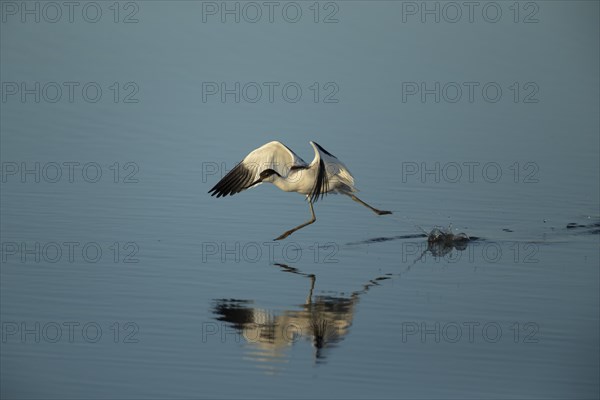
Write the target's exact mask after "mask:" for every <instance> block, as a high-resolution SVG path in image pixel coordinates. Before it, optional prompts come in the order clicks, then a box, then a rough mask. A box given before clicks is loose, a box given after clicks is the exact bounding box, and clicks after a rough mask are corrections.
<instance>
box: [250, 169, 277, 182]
mask: <svg viewBox="0 0 600 400" xmlns="http://www.w3.org/2000/svg"><path fill="white" fill-rule="evenodd" d="M276 177H280V178H281V175H279V173H278V172H277V171H275V170H274V169H271V168H269V169H265V170H264V171H262V172H261V173H260V177H259V178H258V179H257V180H256V181H255V182H254V183H253V184H252V185H250V186H254V185H256V184H259V183H262V182H271V183H273V181H274V180H275V179H276Z"/></svg>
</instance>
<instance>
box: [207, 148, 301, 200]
mask: <svg viewBox="0 0 600 400" xmlns="http://www.w3.org/2000/svg"><path fill="white" fill-rule="evenodd" d="M306 166H307V164H306V163H305V162H304V160H302V159H301V158H300V157H298V156H297V155H296V154H295V153H294V152H293V151H292V150H290V149H289V148H288V147H287V146H285V145H284V144H283V143H281V142H277V141H273V142H269V143H267V144H265V145H263V146H261V147H259V148H258V149H256V150H254V151H252V152H251V153H250V154H248V155H247V156H246V158H244V159H243V160H242V161H240V163H239V164H238V165H236V166H235V167H234V168H233V169H232V170H231V171H229V172H228V173H227V175H225V176H224V177H223V179H221V180H220V181H219V182H218V183H217V184H216V185H215V186H214V187H213V188H212V189H210V190H209V191H208V193H212V196H217V197H221V196H227V195H230V196H231V195H234V194H236V193H239V192H241V191H242V190H245V189H248V188H249V187H251V186H252V184H253V183H254V182H256V181H257V180H258V179H259V178H260V173H261V172H262V171H264V170H267V169H272V170H274V171H276V172H277V173H278V174H279V175H281V176H284V177H285V176H287V174H288V173H289V171H290V169H291V168H292V167H306Z"/></svg>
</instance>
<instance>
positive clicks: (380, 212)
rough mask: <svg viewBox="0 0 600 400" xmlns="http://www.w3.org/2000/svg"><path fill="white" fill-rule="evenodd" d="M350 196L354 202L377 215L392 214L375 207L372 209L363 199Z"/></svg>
mask: <svg viewBox="0 0 600 400" xmlns="http://www.w3.org/2000/svg"><path fill="white" fill-rule="evenodd" d="M348 196H350V198H351V199H352V200H354V201H355V202H357V203H360V204H362V205H363V206H365V207H368V208H370V209H371V211H373V212H374V213H375V214H377V215H385V214H391V213H392V212H391V211H383V210H378V209H376V208H375V207H371V206H370V205H368V204H367V203H365V202H364V201H362V200H361V199H359V198H358V197H356V196H355V195H353V194H349V195H348Z"/></svg>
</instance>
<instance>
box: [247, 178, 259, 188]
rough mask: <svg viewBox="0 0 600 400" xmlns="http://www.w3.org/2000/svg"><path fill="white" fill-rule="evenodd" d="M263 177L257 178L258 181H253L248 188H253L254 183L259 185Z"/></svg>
mask: <svg viewBox="0 0 600 400" xmlns="http://www.w3.org/2000/svg"><path fill="white" fill-rule="evenodd" d="M262 181H263V180H262V178H259V179H257V180H256V181H254V183H252V184H251V185H250V186H248V188H251V187H252V186H254V185H258V184H259V183H262Z"/></svg>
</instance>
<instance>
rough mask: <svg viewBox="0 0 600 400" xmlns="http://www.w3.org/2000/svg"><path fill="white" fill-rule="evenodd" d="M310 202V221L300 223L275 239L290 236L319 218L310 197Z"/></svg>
mask: <svg viewBox="0 0 600 400" xmlns="http://www.w3.org/2000/svg"><path fill="white" fill-rule="evenodd" d="M308 204H309V205H310V213H311V214H312V217H311V219H310V220H309V221H307V222H305V223H303V224H302V225H298V226H297V227H295V228H293V229H290V230H289V231H286V232H284V233H282V234H281V236H279V237H278V238H277V239H275V240H281V239H285V238H286V237H288V236H290V235H291V234H292V233H294V232H296V231H297V230H298V229H302V228H304V227H305V226H306V225H310V224H312V223H313V222H315V221H316V220H317V217H315V210H313V204H312V201H311V200H310V199H309V200H308Z"/></svg>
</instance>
